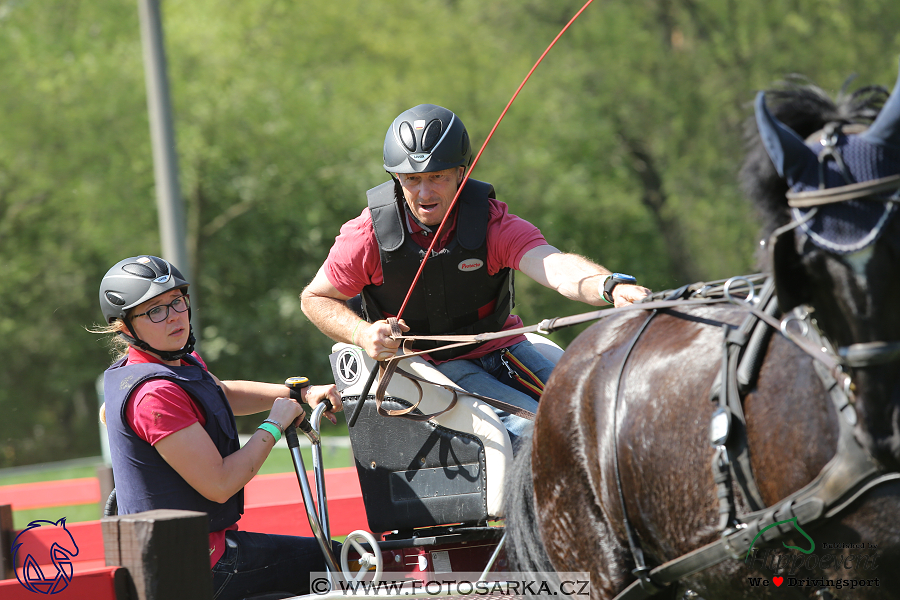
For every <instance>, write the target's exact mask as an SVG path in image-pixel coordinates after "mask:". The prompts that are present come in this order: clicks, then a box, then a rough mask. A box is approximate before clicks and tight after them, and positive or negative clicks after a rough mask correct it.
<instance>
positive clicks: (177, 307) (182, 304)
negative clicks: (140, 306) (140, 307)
mask: <svg viewBox="0 0 900 600" xmlns="http://www.w3.org/2000/svg"><path fill="white" fill-rule="evenodd" d="M170 307H171V308H172V310H174V311H175V312H178V313H183V312H184V311H186V310H187V309H189V308H190V307H191V297H190V296H178V297H177V298H175V299H174V300H172V301H171V302H170V303H168V304H160V305H159V306H154V307H153V308H151V309H150V310H148V311H147V312H142V313H141V314H139V315H132V317H131V318H132V319H137V318H138V317H143V316H144V315H147V318H148V319H150V320H151V321H153V322H154V323H162V322H163V321H165V320H166V319H167V318H168V317H169V308H170Z"/></svg>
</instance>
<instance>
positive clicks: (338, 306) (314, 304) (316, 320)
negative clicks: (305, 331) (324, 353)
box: [301, 293, 362, 344]
mask: <svg viewBox="0 0 900 600" xmlns="http://www.w3.org/2000/svg"><path fill="white" fill-rule="evenodd" d="M301 308H302V309H303V313H304V314H305V315H306V316H307V317H308V318H309V320H310V321H312V322H313V324H314V325H315V326H316V327H318V328H319V330H320V331H321V332H322V333H324V334H325V335H327V336H328V337H330V338H331V339H333V340H334V341H336V342H346V343H349V344H353V343H355V342H354V340H353V339H351V338H352V336H353V330H354V328H355V327H356V326H357V325H359V322H360V321H361V320H362V319H361V318H360V317H359V315H357V314H356V313H355V312H353V311H352V310H351V309H350V308H349V307H348V306H347V303H346V302H344V301H343V300H338V299H337V298H328V297H326V296H317V295H312V294H309V295H308V294H305V293H304V295H303V296H302V303H301Z"/></svg>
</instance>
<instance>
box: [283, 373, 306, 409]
mask: <svg viewBox="0 0 900 600" xmlns="http://www.w3.org/2000/svg"><path fill="white" fill-rule="evenodd" d="M284 385H286V386H287V387H288V389H289V390H291V398H293V399H294V400H296V401H297V402H299V403H300V404H303V388H306V387H309V379H307V378H306V377H288V378H287V379H285V380H284Z"/></svg>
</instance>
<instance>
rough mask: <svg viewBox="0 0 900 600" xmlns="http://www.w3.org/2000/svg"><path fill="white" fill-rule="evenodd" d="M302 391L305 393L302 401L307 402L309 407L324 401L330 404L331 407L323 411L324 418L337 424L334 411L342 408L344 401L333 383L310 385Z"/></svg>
mask: <svg viewBox="0 0 900 600" xmlns="http://www.w3.org/2000/svg"><path fill="white" fill-rule="evenodd" d="M304 391H305V392H306V395H305V396H304V397H303V401H304V402H306V403H307V404H309V406H310V408H315V407H316V406H318V405H319V404H322V403H325V402H327V403H329V404H331V408H329V409H328V410H326V411H325V413H324V414H325V418H326V419H328V420H329V421H331V423H332V424H333V425H337V417H336V416H335V413H339V412H341V411H342V410H344V403H343V402H342V401H341V395H340V394H338V391H337V388H336V387H335V385H334V384H333V383H332V384H329V385H311V386H309V387H308V388H306V389H305V390H304ZM298 416H299V415H298Z"/></svg>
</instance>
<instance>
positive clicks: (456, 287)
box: [362, 179, 514, 360]
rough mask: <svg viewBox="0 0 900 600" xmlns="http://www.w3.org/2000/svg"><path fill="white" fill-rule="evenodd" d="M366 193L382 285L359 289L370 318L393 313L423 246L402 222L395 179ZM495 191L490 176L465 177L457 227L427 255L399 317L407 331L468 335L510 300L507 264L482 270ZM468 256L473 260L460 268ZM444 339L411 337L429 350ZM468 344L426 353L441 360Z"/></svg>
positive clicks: (496, 324)
mask: <svg viewBox="0 0 900 600" xmlns="http://www.w3.org/2000/svg"><path fill="white" fill-rule="evenodd" d="M366 195H367V200H368V205H369V210H370V212H371V215H372V226H373V230H374V233H375V238H376V240H377V242H378V246H379V253H380V259H381V267H382V271H383V273H384V283H383V285H380V286H366V287H365V288H364V289H363V292H362V299H363V307H362V308H363V311H364V314H365V318H366V319H367V320H368V321H369V322H374V321H377V320H380V319H383V318H385V317H388V316H391V315H396V314H397V312H398V311H399V309H400V306H401V305H402V303H403V301H404V298H405V296H406V293H407V291H408V289H409V288H408V286H409V285H411V283H412V281H413V279H414V278H415V273H416V272H417V270H418V268H419V266H420V265H421V261H422V259H423V257H424V255H425V252H426V250H425V249H423V248H421V247H420V246H419V245H418V244H416V242H414V241H413V240H412V238H411V236H410V234H409V232H408V230H407V226H406V218H407V216H406V212H405V206H406V205H405V203H404V202H403V200H402V198H401V197H400V195H398V191H397V189H396V187H395V183H394V182H392V181H388V182H386V183H384V184H382V185H380V186H378V187H375V188H373V189H371V190H369V191H368V192H367V193H366ZM494 197H495V193H494V188H493V186H492V185H491V184H489V183H485V182H482V181H477V180H474V179H470V180H469V181H468V182H467V183H466V186H465V187H464V188H463V190H462V193H461V194H460V196H459V202H458V208H456V209H455V210H457V211H458V212H457V215H456V219H457V227H456V232H455V235H454V237H453V239H452V240H451V241H450V242H449V243H448V244H447V246H446V247H445V248H443V249H442V250H440V252H435V253H434V254H433V255H432V256H431V257H430V260H429V261H428V264H427V265H426V266H425V269H424V271H423V272H422V278H421V280H420V281H419V282H418V284H417V289H415V290H414V291H413V295H412V296H411V297H410V300H409V303H408V304H407V307H406V308H407V310H406V312H405V313H404V315H403V317H404V319H405V320H406V322H407V324H408V325H409V326H410V329H411V330H410V332H409V335H434V334H460V335H471V334H477V333H484V332H488V331H499V330H501V329H502V328H503V326H504V325H505V323H506V320H507V318H508V317H509V314H510V311H511V309H512V307H513V303H514V296H513V273H512V270H511V269H502V270H501V271H500V272H498V273H496V274H495V275H489V274H488V273H487V227H488V221H489V210H490V202H489V199H490V198H494ZM467 264H473V265H475V268H472V269H471V270H468V271H464V270H463V265H467ZM485 307H491V309H490V314H487V315H484V309H485ZM442 345H444V344H441V343H436V342H416V344H415V346H414V347H415V349H417V350H431V349H433V348H440V347H441V346H442ZM468 351H469V350H468V349H465V348H455V349H452V350H447V351H440V350H436V351H435V352H433V353H431V355H432V356H431V357H432V359H434V360H447V359H451V358H455V357H457V356H460V355H461V354H464V353H466V352H468Z"/></svg>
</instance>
